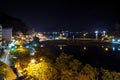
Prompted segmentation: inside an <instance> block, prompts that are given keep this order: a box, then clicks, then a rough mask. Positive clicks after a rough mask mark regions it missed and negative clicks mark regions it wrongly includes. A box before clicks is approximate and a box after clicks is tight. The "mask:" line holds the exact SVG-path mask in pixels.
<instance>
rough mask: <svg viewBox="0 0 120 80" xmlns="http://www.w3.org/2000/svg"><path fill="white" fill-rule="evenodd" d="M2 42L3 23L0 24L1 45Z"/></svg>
mask: <svg viewBox="0 0 120 80" xmlns="http://www.w3.org/2000/svg"><path fill="white" fill-rule="evenodd" d="M1 44H2V25H0V45H1Z"/></svg>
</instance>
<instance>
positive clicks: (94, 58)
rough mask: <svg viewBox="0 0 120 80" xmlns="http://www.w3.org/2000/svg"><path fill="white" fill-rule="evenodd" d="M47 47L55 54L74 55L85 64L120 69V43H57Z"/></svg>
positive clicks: (114, 69)
mask: <svg viewBox="0 0 120 80" xmlns="http://www.w3.org/2000/svg"><path fill="white" fill-rule="evenodd" d="M46 48H48V49H49V50H50V51H51V52H52V53H55V54H60V53H61V52H64V53H66V54H70V55H73V56H74V58H76V59H79V60H80V61H82V62H83V63H85V64H86V63H88V64H90V65H92V66H95V67H98V68H100V67H103V68H105V69H109V70H113V71H120V45H114V44H105V45H98V44H96V45H92V44H91V45H55V46H46Z"/></svg>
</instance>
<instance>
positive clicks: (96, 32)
mask: <svg viewBox="0 0 120 80" xmlns="http://www.w3.org/2000/svg"><path fill="white" fill-rule="evenodd" d="M95 36H96V39H98V31H95Z"/></svg>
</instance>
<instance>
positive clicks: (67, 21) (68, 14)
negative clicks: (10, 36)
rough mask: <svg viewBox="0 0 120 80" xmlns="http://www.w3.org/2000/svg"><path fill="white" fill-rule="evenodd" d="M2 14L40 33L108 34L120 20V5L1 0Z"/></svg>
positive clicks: (111, 3)
mask: <svg viewBox="0 0 120 80" xmlns="http://www.w3.org/2000/svg"><path fill="white" fill-rule="evenodd" d="M0 11H3V12H5V13H7V14H8V15H10V16H14V17H17V18H19V19H21V20H22V21H23V22H24V23H25V24H26V25H28V26H32V27H35V29H36V30H37V31H60V30H69V31H84V30H89V31H92V30H96V29H100V30H103V29H105V30H109V29H112V28H113V27H114V25H115V24H116V23H119V19H120V9H119V5H118V4H117V3H114V2H98V3H92V2H91V3H90V2H75V1H70V0H68V1H57V0H55V1H52V0H49V1H47V0H46V1H44V2H43V1H42V0H8V1H5V0H0Z"/></svg>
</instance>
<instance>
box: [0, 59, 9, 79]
mask: <svg viewBox="0 0 120 80" xmlns="http://www.w3.org/2000/svg"><path fill="white" fill-rule="evenodd" d="M6 75H7V65H6V64H5V63H3V62H1V61H0V77H6Z"/></svg>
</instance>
